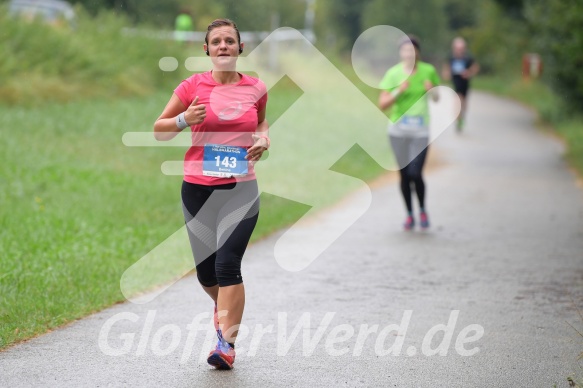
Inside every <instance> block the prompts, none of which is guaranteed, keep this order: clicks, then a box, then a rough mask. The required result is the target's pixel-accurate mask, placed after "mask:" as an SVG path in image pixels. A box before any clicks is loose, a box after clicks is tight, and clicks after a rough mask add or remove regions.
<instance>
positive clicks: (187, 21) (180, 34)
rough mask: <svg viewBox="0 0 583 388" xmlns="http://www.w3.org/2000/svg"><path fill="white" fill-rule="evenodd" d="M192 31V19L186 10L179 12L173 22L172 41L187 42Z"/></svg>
mask: <svg viewBox="0 0 583 388" xmlns="http://www.w3.org/2000/svg"><path fill="white" fill-rule="evenodd" d="M193 29H194V23H193V21H192V17H191V16H190V14H189V12H188V11H187V10H182V11H180V14H178V16H176V20H175V22H174V39H175V40H177V41H179V42H188V33H189V32H192V31H193Z"/></svg>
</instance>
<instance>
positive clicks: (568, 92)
mask: <svg viewBox="0 0 583 388" xmlns="http://www.w3.org/2000/svg"><path fill="white" fill-rule="evenodd" d="M525 15H526V18H527V20H528V23H529V26H530V31H531V32H532V33H533V36H532V40H533V44H534V46H535V47H536V48H537V49H538V50H539V51H540V52H541V53H542V55H543V60H544V63H545V73H546V79H547V80H549V81H550V82H551V84H552V85H553V86H554V87H555V89H556V90H557V91H558V92H559V93H560V94H561V96H562V97H563V99H564V100H565V101H566V102H567V104H568V106H570V107H571V108H574V109H577V110H579V111H581V109H582V107H583V72H582V71H581V69H582V68H583V28H582V27H581V26H583V2H582V1H580V0H527V3H526V4H525Z"/></svg>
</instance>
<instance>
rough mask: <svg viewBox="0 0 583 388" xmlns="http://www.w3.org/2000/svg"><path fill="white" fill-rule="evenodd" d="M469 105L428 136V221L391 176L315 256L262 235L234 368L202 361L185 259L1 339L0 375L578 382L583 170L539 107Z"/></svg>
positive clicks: (203, 311) (204, 383)
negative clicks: (179, 270)
mask: <svg viewBox="0 0 583 388" xmlns="http://www.w3.org/2000/svg"><path fill="white" fill-rule="evenodd" d="M470 104H471V105H470V116H469V118H468V120H467V128H466V130H465V131H464V132H463V133H462V134H461V135H460V134H456V133H455V132H454V131H453V130H452V131H448V132H446V133H445V134H443V135H442V136H441V137H440V138H439V139H438V140H437V142H436V143H435V144H434V146H433V147H432V150H431V153H432V167H431V168H430V169H429V170H428V174H427V187H428V209H429V212H430V217H431V220H432V227H431V229H430V230H429V231H427V232H420V231H414V232H410V233H408V232H404V231H402V229H401V222H402V221H403V218H404V211H403V206H402V200H401V198H400V194H399V191H398V186H397V184H396V181H395V179H390V178H389V179H386V180H385V181H382V182H381V183H379V184H377V185H375V187H374V190H373V201H372V206H371V207H370V209H369V210H368V211H367V212H366V214H364V215H363V216H362V217H361V218H360V219H359V220H358V221H357V222H356V223H355V224H354V225H353V226H352V227H351V228H350V229H349V230H348V231H347V232H346V233H344V235H343V236H342V237H341V238H340V239H338V240H337V241H336V242H335V243H334V244H333V245H332V246H331V247H330V248H329V249H327V250H326V251H325V252H324V254H323V255H322V256H321V257H319V258H318V259H317V260H316V261H314V262H313V263H312V264H311V265H310V266H309V267H308V268H306V269H305V270H303V271H299V272H288V271H285V270H284V269H282V268H281V267H279V266H278V265H277V263H276V261H275V260H274V257H273V251H274V245H275V243H276V241H277V238H278V236H279V235H280V234H276V235H273V236H271V237H270V238H267V239H265V240H263V241H260V242H258V243H256V244H254V245H253V246H251V247H250V248H249V249H248V252H247V254H246V258H245V260H244V264H243V271H244V272H243V275H244V278H245V284H246V290H247V305H246V310H245V315H244V321H243V324H244V328H242V333H241V337H242V338H241V340H240V341H239V342H238V345H237V346H238V347H237V350H238V355H237V360H236V363H235V369H234V370H232V371H226V372H225V371H216V370H213V369H212V368H211V367H210V366H208V365H207V364H206V362H205V359H206V355H207V354H208V351H209V350H210V348H211V346H212V339H213V333H212V328H211V324H210V312H211V309H212V305H211V302H210V301H209V300H208V298H207V297H206V295H204V293H203V292H202V290H201V289H200V288H199V286H198V284H197V282H196V278H195V277H193V276H188V277H185V278H183V279H182V280H181V281H179V282H178V283H176V284H175V285H174V286H172V287H171V288H170V289H168V290H167V291H166V292H164V293H162V294H161V295H160V296H159V297H157V298H156V299H154V300H153V301H152V302H150V303H147V304H142V305H138V304H132V303H125V304H119V305H116V306H113V307H112V308H109V309H107V310H104V311H102V312H99V313H97V314H94V315H92V316H90V317H87V318H86V319H83V320H80V321H77V322H75V323H73V324H71V325H68V326H67V327H64V328H62V329H59V330H55V331H53V332H51V333H48V334H46V335H43V336H41V337H38V338H36V339H33V340H31V341H28V342H26V343H22V344H19V345H17V346H14V347H12V348H10V349H8V350H6V351H4V352H1V353H0V386H2V387H30V386H55V387H82V386H99V387H108V386H140V387H149V386H174V387H190V386H196V387H232V386H237V387H239V386H241V387H268V386H277V387H279V386H302V387H320V386H321V387H332V386H347V387H356V386H362V387H367V386H376V387H380V386H382V387H392V386H395V387H552V386H553V385H554V384H557V386H558V387H566V386H568V383H567V377H569V376H575V377H577V376H578V377H579V378H580V379H583V370H582V369H581V364H580V363H579V362H578V361H577V357H578V355H579V354H580V353H581V352H583V337H581V336H580V335H579V334H577V332H576V331H575V329H574V328H576V329H578V330H579V331H581V332H583V318H581V317H580V316H579V315H578V313H577V308H579V309H583V191H582V189H581V184H580V183H579V184H578V183H577V180H576V177H575V175H574V174H573V173H572V172H571V171H570V170H569V169H568V167H567V166H566V163H565V162H564V161H563V159H562V156H561V154H562V152H563V147H562V145H561V143H560V142H559V141H557V140H556V139H554V138H552V137H550V136H548V135H545V134H544V133H542V132H540V131H539V130H537V129H535V127H534V115H533V114H532V112H530V111H529V110H527V109H525V108H523V107H522V106H520V105H518V104H516V103H513V102H511V101H507V100H503V99H499V98H494V97H491V96H489V95H486V94H481V93H475V94H473V95H472V99H471V101H470ZM393 175H394V174H393ZM359 198H360V197H359V193H356V194H354V195H352V196H351V197H350V198H348V199H347V200H345V201H343V202H342V203H341V204H339V205H337V206H335V207H334V208H333V209H332V210H330V211H329V212H328V213H326V214H323V215H322V217H321V220H320V221H319V222H323V224H325V222H326V219H328V220H330V219H333V217H334V216H335V215H337V214H339V213H342V212H346V211H350V208H351V206H355V204H357V203H358V201H359V200H360V199H359ZM322 232H325V231H322ZM315 238H317V236H315ZM300 243H301V242H300ZM198 322H200V323H198ZM570 325H572V326H574V328H573V327H571V326H570ZM245 332H246V334H245ZM207 336H208V337H207ZM243 337H246V338H243ZM205 338H207V340H208V341H206V343H205Z"/></svg>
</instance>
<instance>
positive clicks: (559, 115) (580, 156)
mask: <svg viewBox="0 0 583 388" xmlns="http://www.w3.org/2000/svg"><path fill="white" fill-rule="evenodd" d="M473 86H474V87H475V88H476V89H481V90H485V91H488V92H491V93H494V94H498V95H502V96H505V97H510V98H513V99H515V100H517V101H520V102H522V103H524V104H526V105H528V106H530V107H532V108H533V109H535V110H536V111H537V112H538V114H539V122H540V125H541V127H544V128H548V130H550V131H552V132H553V133H555V134H558V135H559V136H561V137H562V138H563V139H564V140H565V143H566V144H567V151H566V154H565V158H566V159H567V160H568V162H569V163H570V164H571V166H573V167H574V168H575V170H576V171H577V172H578V173H579V174H580V175H582V176H583V114H582V113H581V112H568V111H567V110H566V109H565V107H564V104H563V102H562V100H561V97H560V96H558V95H557V94H556V93H554V92H553V91H552V90H551V89H550V88H549V87H548V86H547V85H545V84H544V83H542V82H540V81H537V80H531V81H525V80H523V79H521V78H518V77H514V78H511V77H496V76H480V77H477V78H476V79H475V80H474V81H473Z"/></svg>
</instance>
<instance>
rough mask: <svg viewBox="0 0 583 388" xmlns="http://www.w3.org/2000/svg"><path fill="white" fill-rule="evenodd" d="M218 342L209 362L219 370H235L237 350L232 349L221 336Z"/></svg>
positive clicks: (210, 354) (209, 357)
mask: <svg viewBox="0 0 583 388" xmlns="http://www.w3.org/2000/svg"><path fill="white" fill-rule="evenodd" d="M218 335H219V340H218V341H217V346H216V347H215V348H214V349H213V350H211V352H210V353H209V356H208V358H207V360H206V361H207V362H208V363H209V364H210V365H212V366H214V367H215V368H217V369H222V370H229V369H233V363H234V362H235V349H233V348H232V347H231V345H229V344H228V343H227V342H226V341H225V340H224V339H223V337H222V335H220V331H219V334H218Z"/></svg>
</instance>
